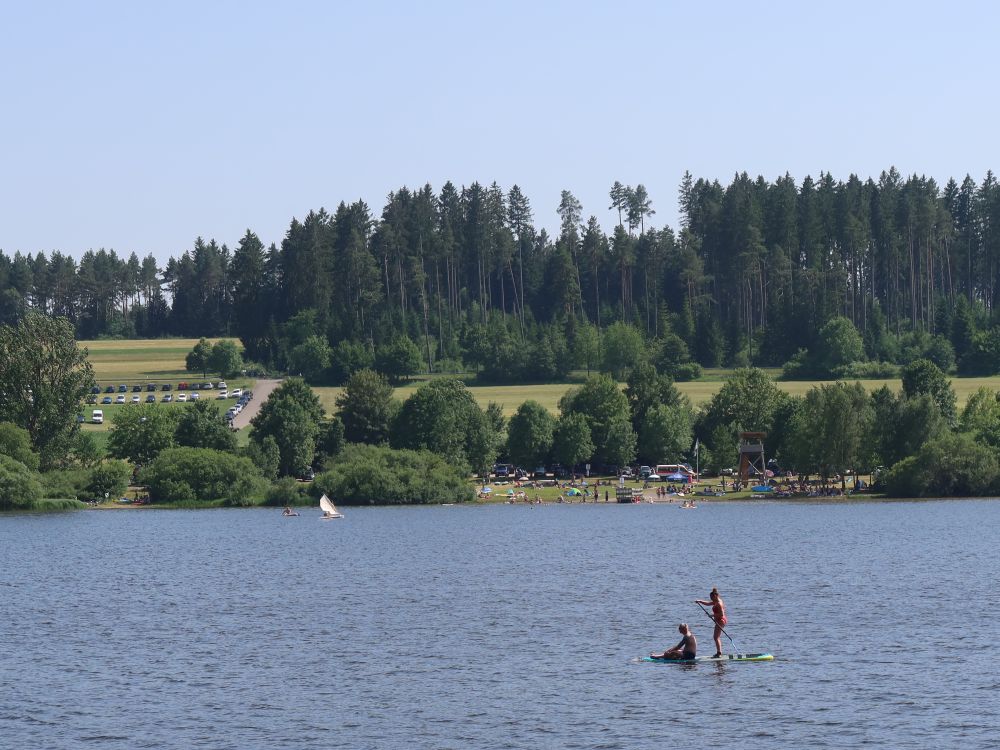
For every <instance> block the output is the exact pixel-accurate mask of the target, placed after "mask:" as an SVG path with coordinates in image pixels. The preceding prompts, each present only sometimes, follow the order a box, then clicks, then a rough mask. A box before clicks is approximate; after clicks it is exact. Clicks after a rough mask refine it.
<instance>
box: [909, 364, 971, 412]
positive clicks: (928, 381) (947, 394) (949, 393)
mask: <svg viewBox="0 0 1000 750" xmlns="http://www.w3.org/2000/svg"><path fill="white" fill-rule="evenodd" d="M901 376H902V378H903V393H904V394H905V396H906V398H914V397H916V396H921V395H927V396H930V397H931V398H932V399H934V403H936V404H937V407H938V410H939V411H940V412H941V416H943V417H944V418H945V420H946V421H947V422H948V424H949V425H952V426H953V425H955V424H956V422H957V421H958V410H957V408H956V405H955V391H954V390H953V389H952V387H951V381H950V380H948V378H947V377H946V376H945V374H944V373H943V372H942V371H941V368H939V367H938V366H937V365H935V364H934V363H933V362H931V361H930V360H927V359H918V360H914V361H913V362H911V363H910V364H908V365H906V367H904V368H903V371H902V373H901Z"/></svg>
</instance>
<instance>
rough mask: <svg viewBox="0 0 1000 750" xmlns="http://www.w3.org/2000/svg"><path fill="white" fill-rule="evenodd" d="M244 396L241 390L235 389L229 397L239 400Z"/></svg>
mask: <svg viewBox="0 0 1000 750" xmlns="http://www.w3.org/2000/svg"><path fill="white" fill-rule="evenodd" d="M242 395H243V391H242V389H240V388H233V390H232V391H230V392H229V397H230V398H239V397H240V396H242Z"/></svg>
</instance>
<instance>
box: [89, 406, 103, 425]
mask: <svg viewBox="0 0 1000 750" xmlns="http://www.w3.org/2000/svg"><path fill="white" fill-rule="evenodd" d="M90 421H91V422H93V423H94V424H104V412H103V411H101V410H100V409H94V410H93V411H92V412H90Z"/></svg>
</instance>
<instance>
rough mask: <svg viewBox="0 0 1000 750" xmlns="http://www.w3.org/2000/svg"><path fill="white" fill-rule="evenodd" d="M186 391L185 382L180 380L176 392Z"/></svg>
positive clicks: (186, 385)
mask: <svg viewBox="0 0 1000 750" xmlns="http://www.w3.org/2000/svg"><path fill="white" fill-rule="evenodd" d="M187 389H188V384H187V381H184V380H182V381H181V382H179V383H178V384H177V390H179V391H186V390H187Z"/></svg>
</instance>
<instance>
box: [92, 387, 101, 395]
mask: <svg viewBox="0 0 1000 750" xmlns="http://www.w3.org/2000/svg"><path fill="white" fill-rule="evenodd" d="M90 392H91V393H100V392H101V386H99V385H95V386H94V387H93V388H91V389H90Z"/></svg>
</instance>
